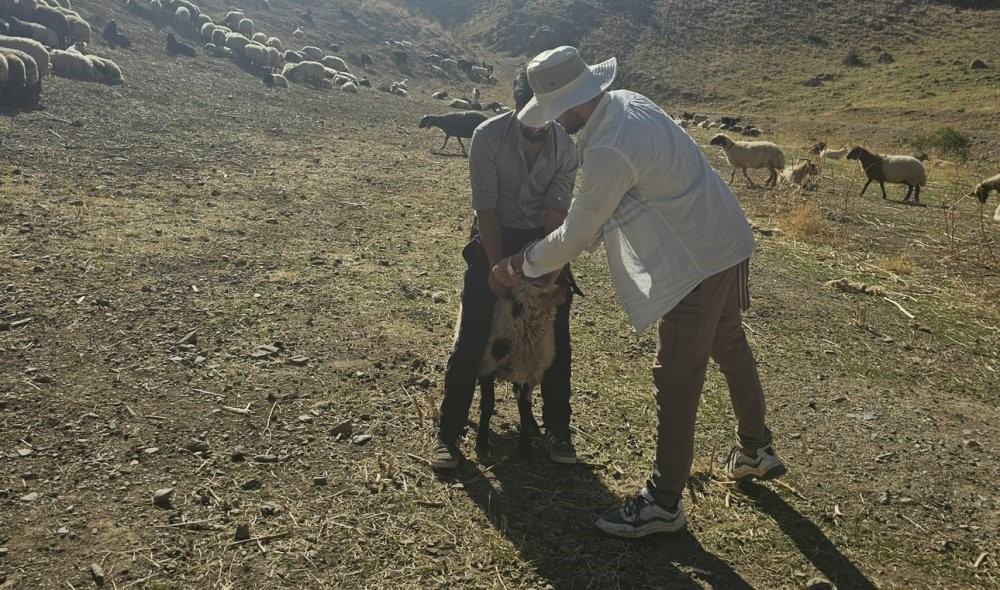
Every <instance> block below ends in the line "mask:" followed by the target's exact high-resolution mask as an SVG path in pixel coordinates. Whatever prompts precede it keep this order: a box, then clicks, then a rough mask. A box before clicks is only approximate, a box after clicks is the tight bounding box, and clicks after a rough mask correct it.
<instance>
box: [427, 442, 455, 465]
mask: <svg viewBox="0 0 1000 590" xmlns="http://www.w3.org/2000/svg"><path fill="white" fill-rule="evenodd" d="M459 455H460V453H459V451H458V445H457V444H455V443H447V442H445V441H443V440H441V437H437V439H436V441H435V442H434V448H433V449H431V468H433V469H454V468H456V467H458V457H459Z"/></svg>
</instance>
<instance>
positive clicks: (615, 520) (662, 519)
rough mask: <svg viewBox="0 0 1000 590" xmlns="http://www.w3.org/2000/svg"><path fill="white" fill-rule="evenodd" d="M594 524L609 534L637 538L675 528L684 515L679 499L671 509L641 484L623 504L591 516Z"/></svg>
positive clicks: (682, 524)
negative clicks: (657, 501) (658, 501)
mask: <svg viewBox="0 0 1000 590" xmlns="http://www.w3.org/2000/svg"><path fill="white" fill-rule="evenodd" d="M594 525H595V526H597V528H599V529H601V530H602V531H604V532H605V533H608V534H609V535H615V536H616V537H625V538H626V539H637V538H639V537H645V536H646V535H651V534H653V533H673V532H675V531H679V530H681V529H683V528H684V527H685V526H686V525H687V517H685V516H684V506H683V505H682V504H681V503H680V502H677V507H676V508H674V509H673V510H667V509H666V508H663V507H661V506H660V505H659V504H657V503H656V500H654V499H653V495H652V494H650V493H649V490H648V489H647V488H642V489H641V490H639V493H638V494H636V495H635V497H634V498H632V499H631V500H629V501H628V502H626V503H625V505H624V506H622V507H621V508H616V509H614V510H612V511H610V512H607V513H605V514H604V515H603V516H601V517H600V518H598V519H597V520H595V521H594Z"/></svg>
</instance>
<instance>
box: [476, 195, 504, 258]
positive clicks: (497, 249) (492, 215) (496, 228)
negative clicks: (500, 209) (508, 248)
mask: <svg viewBox="0 0 1000 590" xmlns="http://www.w3.org/2000/svg"><path fill="white" fill-rule="evenodd" d="M476 217H477V218H478V219H479V241H480V243H481V244H482V245H483V250H485V251H486V259H487V260H489V262H490V268H492V267H493V265H494V264H496V263H497V262H500V259H501V258H503V238H502V237H501V235H500V218H499V217H498V216H497V210H496V209H478V210H476Z"/></svg>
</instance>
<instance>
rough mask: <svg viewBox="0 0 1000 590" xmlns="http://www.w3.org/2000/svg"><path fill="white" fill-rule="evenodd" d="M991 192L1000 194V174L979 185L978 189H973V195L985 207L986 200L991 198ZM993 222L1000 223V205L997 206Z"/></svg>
mask: <svg viewBox="0 0 1000 590" xmlns="http://www.w3.org/2000/svg"><path fill="white" fill-rule="evenodd" d="M990 191H996V192H997V194H1000V174H997V175H996V176H991V177H989V178H987V179H986V180H984V181H982V182H980V183H979V184H977V185H976V188H974V189H972V194H973V195H975V196H976V198H977V199H979V202H980V203H982V204H984V205H985V204H986V199H987V198H989V196H990ZM993 221H1000V205H997V210H996V213H994V214H993Z"/></svg>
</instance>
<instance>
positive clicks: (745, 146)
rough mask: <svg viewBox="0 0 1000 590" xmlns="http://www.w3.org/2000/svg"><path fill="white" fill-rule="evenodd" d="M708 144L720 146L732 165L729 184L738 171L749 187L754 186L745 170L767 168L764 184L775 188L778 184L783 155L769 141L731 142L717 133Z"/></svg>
mask: <svg viewBox="0 0 1000 590" xmlns="http://www.w3.org/2000/svg"><path fill="white" fill-rule="evenodd" d="M708 143H709V145H717V146H721V147H722V151H723V152H725V154H726V159H727V160H729V163H730V164H732V166H733V173H732V174H731V175H730V176H729V182H730V183H732V182H733V179H734V178H736V170H737V169H740V170H742V171H743V176H744V177H745V178H746V179H747V182H748V183H750V186H754V184H753V180H750V176H749V175H748V174H747V168H767V169H768V171H770V175H769V176H768V177H767V182H765V184H766V185H768V186H775V185H776V184H777V183H778V171H779V170H781V169H782V168H784V167H785V154H784V153H782V151H781V148H779V147H778V146H777V145H775V144H773V143H771V142H769V141H733V140H732V139H731V138H730V137H729V136H728V135H726V134H724V133H719V134H718V135H716V136H715V137H713V138H712V139H711V140H710V141H709V142H708Z"/></svg>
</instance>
